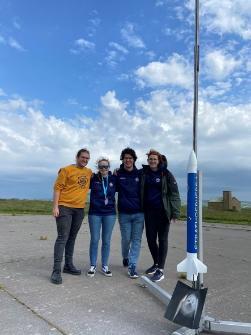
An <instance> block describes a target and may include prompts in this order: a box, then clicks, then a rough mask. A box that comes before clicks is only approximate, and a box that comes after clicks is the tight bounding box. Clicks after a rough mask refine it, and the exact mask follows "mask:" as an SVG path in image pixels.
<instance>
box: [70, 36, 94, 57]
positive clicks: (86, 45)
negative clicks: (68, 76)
mask: <svg viewBox="0 0 251 335" xmlns="http://www.w3.org/2000/svg"><path fill="white" fill-rule="evenodd" d="M94 49H95V43H93V42H90V41H88V40H86V39H84V38H79V39H77V40H75V41H74V48H72V49H70V52H71V53H73V54H79V53H81V52H85V51H92V50H94Z"/></svg>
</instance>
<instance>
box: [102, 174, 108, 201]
mask: <svg viewBox="0 0 251 335" xmlns="http://www.w3.org/2000/svg"><path fill="white" fill-rule="evenodd" d="M106 181H107V184H106V185H105V182H104V177H102V185H103V190H104V195H105V199H106V198H107V189H108V176H107V177H106Z"/></svg>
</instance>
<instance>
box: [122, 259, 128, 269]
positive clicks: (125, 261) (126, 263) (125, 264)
mask: <svg viewBox="0 0 251 335" xmlns="http://www.w3.org/2000/svg"><path fill="white" fill-rule="evenodd" d="M128 265H129V259H128V258H123V266H124V267H125V268H127V267H128Z"/></svg>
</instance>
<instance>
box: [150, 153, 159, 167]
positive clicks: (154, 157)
mask: <svg viewBox="0 0 251 335" xmlns="http://www.w3.org/2000/svg"><path fill="white" fill-rule="evenodd" d="M147 161H148V164H149V166H150V169H152V170H156V169H158V165H159V158H158V156H157V155H150V156H149V157H148V160H147Z"/></svg>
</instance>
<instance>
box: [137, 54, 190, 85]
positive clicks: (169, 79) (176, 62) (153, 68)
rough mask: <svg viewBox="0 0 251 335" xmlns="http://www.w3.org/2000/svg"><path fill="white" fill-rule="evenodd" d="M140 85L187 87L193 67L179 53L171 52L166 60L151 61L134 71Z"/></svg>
mask: <svg viewBox="0 0 251 335" xmlns="http://www.w3.org/2000/svg"><path fill="white" fill-rule="evenodd" d="M135 74H136V76H137V80H138V83H139V84H140V85H141V86H151V87H156V86H164V85H176V86H180V87H183V88H189V87H191V85H192V75H193V68H192V67H191V65H190V64H189V63H188V61H187V60H186V59H185V58H184V57H183V56H181V55H178V54H173V55H172V56H170V57H169V58H168V59H167V61H166V62H163V63H162V62H151V63H149V64H148V65H146V66H142V67H140V68H138V69H137V70H136V71H135Z"/></svg>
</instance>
